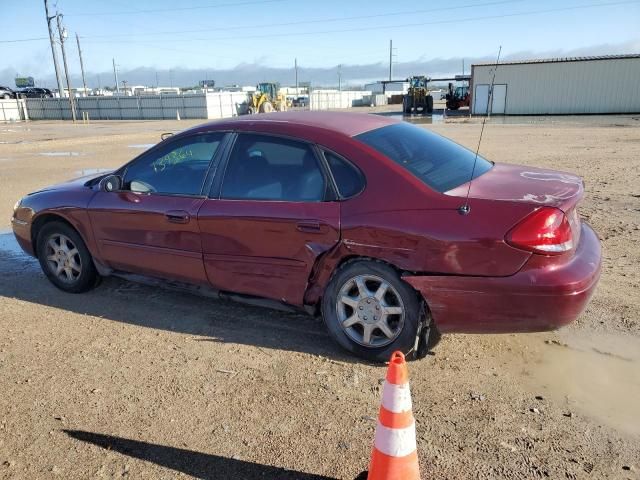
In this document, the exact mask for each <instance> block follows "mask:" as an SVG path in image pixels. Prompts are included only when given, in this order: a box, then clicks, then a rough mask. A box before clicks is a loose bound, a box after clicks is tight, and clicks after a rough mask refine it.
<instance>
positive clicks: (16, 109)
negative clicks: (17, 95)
mask: <svg viewBox="0 0 640 480" xmlns="http://www.w3.org/2000/svg"><path fill="white" fill-rule="evenodd" d="M28 119H29V115H28V113H27V107H26V104H25V101H24V100H23V99H18V100H15V99H14V100H0V122H18V121H20V120H28Z"/></svg>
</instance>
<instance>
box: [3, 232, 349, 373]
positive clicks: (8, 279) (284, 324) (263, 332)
mask: <svg viewBox="0 0 640 480" xmlns="http://www.w3.org/2000/svg"><path fill="white" fill-rule="evenodd" d="M0 296H3V297H8V298H17V299H19V300H23V301H25V302H30V303H34V304H39V305H44V306H48V307H54V308H58V309H63V310H67V311H70V312H75V313H79V314H82V315H91V316H94V317H100V318H103V319H105V320H111V321H116V322H123V323H127V324H131V325H137V326H141V327H148V328H153V329H161V330H166V331H170V332H177V333H182V334H188V335H193V336H196V337H201V338H197V340H206V341H215V342H224V343H238V344H245V345H253V346H258V347H263V348H268V349H278V350H290V351H299V352H304V353H310V354H314V355H322V356H326V357H330V358H333V359H337V360H341V361H346V362H349V363H355V362H357V361H358V360H357V359H355V358H354V357H352V356H350V355H349V354H347V353H346V352H344V351H343V350H341V349H340V348H339V347H338V346H337V345H336V344H335V343H334V342H333V341H332V340H331V338H330V337H329V335H328V333H327V331H326V329H325V327H324V325H323V323H322V321H321V320H319V319H317V318H313V317H311V316H309V315H307V314H305V313H291V312H282V311H279V310H273V309H269V308H265V307H258V306H251V305H245V304H242V303H238V302H235V301H231V300H224V299H215V298H209V297H206V296H202V295H197V294H194V293H192V292H191V291H183V290H180V289H177V287H173V288H172V287H170V286H168V285H165V284H164V283H162V282H158V283H157V284H153V285H149V284H141V283H137V282H131V281H128V280H124V279H120V278H116V277H108V278H105V279H103V281H102V283H101V284H100V285H99V286H98V287H97V288H95V289H93V290H91V291H90V292H87V293H83V294H68V293H65V292H62V291H60V290H58V289H56V288H55V287H54V286H53V285H52V284H51V283H50V282H49V281H48V280H47V279H46V277H45V276H44V274H43V273H42V271H41V269H40V265H39V263H38V261H37V260H36V259H34V258H32V257H30V256H28V255H26V254H24V253H23V252H22V251H21V250H20V248H19V246H18V245H17V242H16V241H15V238H14V237H13V234H12V233H0Z"/></svg>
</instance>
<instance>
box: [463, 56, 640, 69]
mask: <svg viewBox="0 0 640 480" xmlns="http://www.w3.org/2000/svg"><path fill="white" fill-rule="evenodd" d="M626 58H640V53H630V54H625V55H597V56H591V57H564V58H541V59H532V60H512V61H508V62H499V63H498V65H527V64H533V63H561V62H589V61H594V60H622V59H626ZM495 64H496V62H482V63H474V64H473V65H472V67H481V66H491V65H495Z"/></svg>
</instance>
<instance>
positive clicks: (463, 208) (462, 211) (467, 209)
mask: <svg viewBox="0 0 640 480" xmlns="http://www.w3.org/2000/svg"><path fill="white" fill-rule="evenodd" d="M501 53H502V45H500V48H499V49H498V57H497V58H496V64H495V67H494V68H493V77H492V78H491V86H490V88H489V100H488V103H487V114H486V115H485V117H484V118H483V119H482V128H481V129H480V138H479V139H478V147H477V148H476V156H475V158H474V159H473V167H472V168H471V178H470V179H469V186H468V187H467V196H466V198H465V200H464V205H462V206H461V207H460V208H458V212H460V214H461V215H467V214H468V213H469V212H470V211H471V207H470V206H469V194H470V193H471V184H472V183H473V175H474V174H475V173H476V163H478V153H479V152H480V144H481V143H482V134H483V133H484V124H485V123H487V117H489V116H491V107H492V103H493V83H494V82H495V81H496V72H497V71H498V63H499V62H500V54H501Z"/></svg>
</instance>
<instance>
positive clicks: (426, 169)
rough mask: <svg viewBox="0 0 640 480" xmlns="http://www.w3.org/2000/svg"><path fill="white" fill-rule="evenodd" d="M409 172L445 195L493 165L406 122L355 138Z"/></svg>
mask: <svg viewBox="0 0 640 480" xmlns="http://www.w3.org/2000/svg"><path fill="white" fill-rule="evenodd" d="M355 138H356V139H358V140H360V141H361V142H363V143H365V144H367V145H369V146H370V147H372V148H373V149H375V150H377V151H378V152H380V153H382V154H383V155H384V156H386V157H388V158H390V159H391V160H393V161H394V162H396V163H397V164H398V165H400V166H402V167H403V168H405V169H407V170H408V171H410V172H411V173H412V174H413V175H415V176H416V177H417V178H419V179H420V180H422V181H423V182H424V183H425V184H427V185H428V186H429V187H431V188H433V189H434V190H436V191H438V192H446V191H448V190H451V189H453V188H455V187H458V186H460V185H462V184H463V183H466V182H468V181H470V180H471V173H472V171H473V178H476V177H479V176H480V175H482V174H483V173H485V172H487V171H488V170H490V169H491V167H492V166H493V164H492V163H491V162H489V161H488V160H486V159H484V158H483V157H481V156H479V155H478V157H477V163H476V166H475V169H474V167H473V164H474V160H475V158H476V153H475V152H472V151H471V150H468V149H466V148H464V147H463V146H461V145H458V144H457V143H455V142H452V141H451V140H448V139H446V138H444V137H442V136H440V135H438V134H436V133H433V132H430V131H429V130H427V129H425V128H421V127H417V126H415V125H411V124H410V123H407V122H400V123H396V124H393V125H388V126H386V127H382V128H378V129H375V130H371V131H369V132H365V133H362V134H360V135H357V136H356V137H355Z"/></svg>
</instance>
